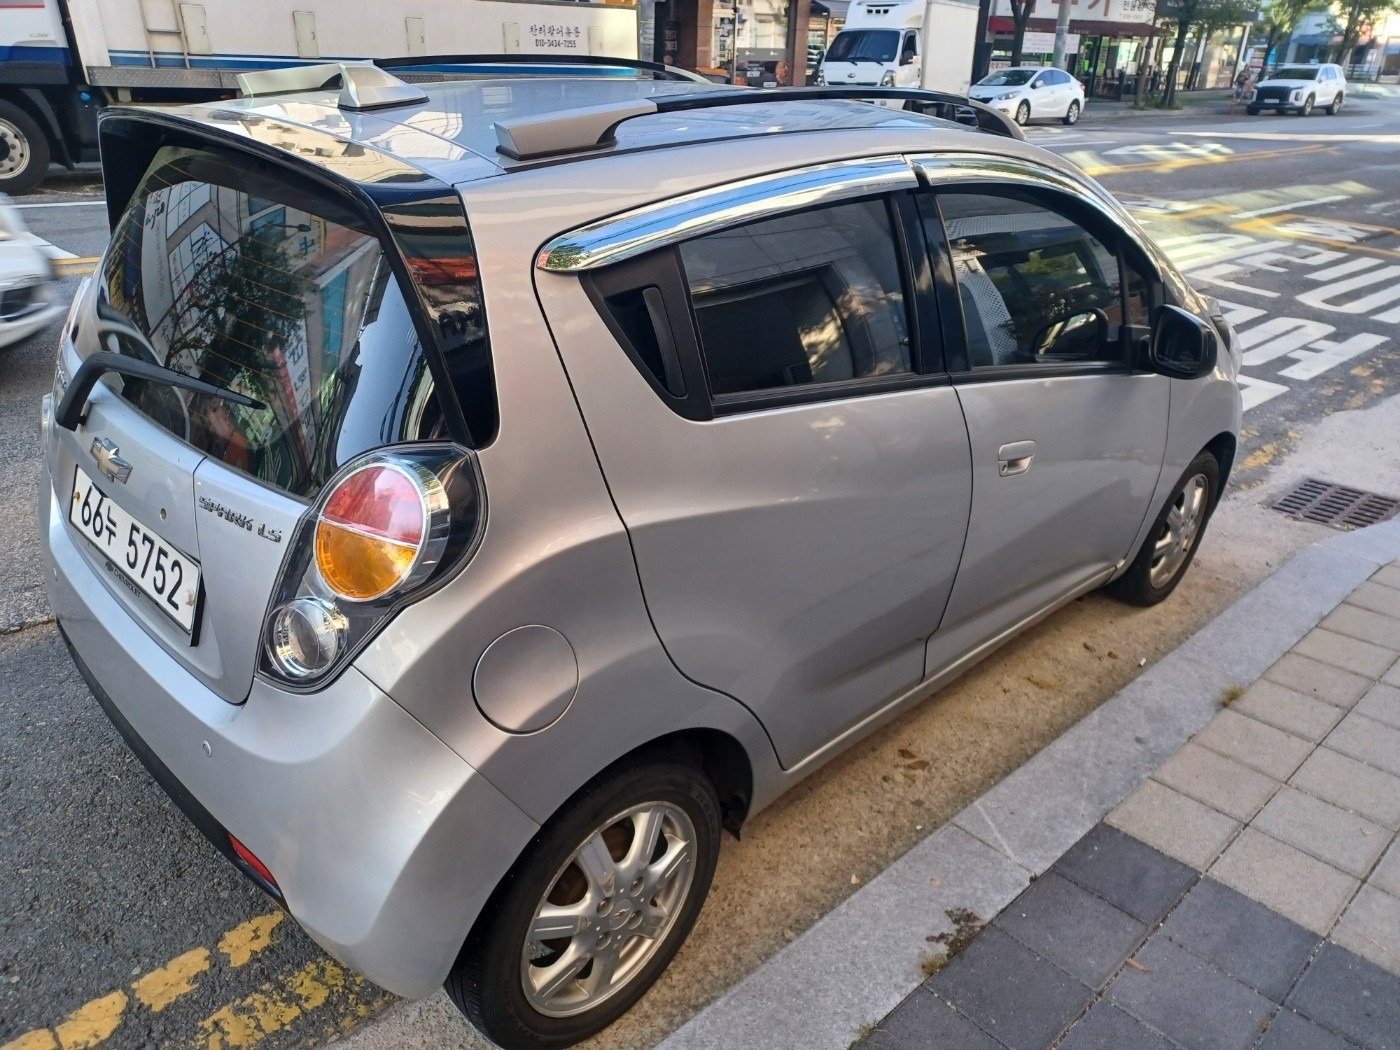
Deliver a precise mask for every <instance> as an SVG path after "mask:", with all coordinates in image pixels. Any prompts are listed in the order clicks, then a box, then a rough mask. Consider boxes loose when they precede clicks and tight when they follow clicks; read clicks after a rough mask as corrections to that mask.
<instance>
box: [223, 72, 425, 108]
mask: <svg viewBox="0 0 1400 1050" xmlns="http://www.w3.org/2000/svg"><path fill="white" fill-rule="evenodd" d="M336 80H339V81H340V101H339V106H340V108H341V109H355V110H364V109H383V108H384V107H386V106H405V105H411V104H414V103H418V102H426V101H427V100H428V96H427V95H426V94H424V93H423V92H422V91H421V90H420V89H418V88H416V87H414V86H413V85H411V84H405V83H404V82H403V81H402V80H400V79H399V78H398V77H396V76H394V75H393V74H392V73H386V72H385V71H384V70H382V69H379V68H377V67H375V66H374V65H373V64H372V63H369V62H326V63H323V64H321V65H315V66H284V67H282V68H281V69H260V70H256V71H255V72H252V73H239V74H238V94H239V96H240V97H242V98H257V97H258V96H260V95H286V94H290V93H291V92H294V91H319V90H321V89H322V88H325V87H329V86H330V85H331V84H333V83H334V82H335V81H336Z"/></svg>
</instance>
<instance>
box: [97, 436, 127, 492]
mask: <svg viewBox="0 0 1400 1050" xmlns="http://www.w3.org/2000/svg"><path fill="white" fill-rule="evenodd" d="M120 451H121V449H120V448H118V447H117V446H116V444H115V443H114V442H112V441H109V440H108V439H107V438H102V437H99V438H93V439H92V458H93V459H95V460H97V469H98V470H100V471H102V473H103V474H105V475H107V477H109V478H111V479H112V480H113V481H120V482H121V483H122V484H123V485H125V484H126V479H127V478H129V477H131V464H130V463H128V462H127V461H126V460H124V459H122V458H121V456H119V455H117V453H118V452H120Z"/></svg>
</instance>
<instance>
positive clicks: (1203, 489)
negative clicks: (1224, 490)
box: [1148, 474, 1210, 587]
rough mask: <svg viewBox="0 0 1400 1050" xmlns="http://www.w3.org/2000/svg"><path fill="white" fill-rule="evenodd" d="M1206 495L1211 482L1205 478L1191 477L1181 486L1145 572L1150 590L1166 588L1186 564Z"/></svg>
mask: <svg viewBox="0 0 1400 1050" xmlns="http://www.w3.org/2000/svg"><path fill="white" fill-rule="evenodd" d="M1209 494H1210V482H1209V481H1207V480H1206V476H1205V475H1204V474H1194V475H1192V476H1191V477H1190V478H1188V479H1187V480H1186V483H1185V484H1184V485H1182V486H1181V491H1180V492H1179V493H1177V497H1176V499H1175V501H1173V503H1172V505H1171V509H1170V510H1168V511H1167V518H1166V521H1164V522H1163V523H1162V532H1161V535H1159V536H1158V537H1157V542H1156V543H1155V544H1154V545H1153V549H1152V568H1151V569H1150V570H1149V571H1148V580H1149V581H1150V582H1151V584H1152V586H1153V587H1165V586H1166V585H1167V584H1168V583H1170V582H1171V580H1172V578H1173V577H1174V576H1175V575H1176V574H1177V573H1178V572H1179V571H1180V570H1181V567H1182V565H1184V564H1185V562H1186V558H1187V556H1188V555H1189V554H1190V553H1191V548H1192V547H1193V546H1194V545H1195V543H1196V537H1197V536H1199V535H1200V532H1201V525H1202V523H1203V522H1204V521H1205V516H1206V497H1207V496H1208V495H1209Z"/></svg>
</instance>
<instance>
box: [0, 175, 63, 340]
mask: <svg viewBox="0 0 1400 1050" xmlns="http://www.w3.org/2000/svg"><path fill="white" fill-rule="evenodd" d="M54 281H55V278H54V268H53V261H52V260H51V259H50V258H49V256H48V255H47V254H46V253H45V251H44V242H43V241H42V240H40V239H39V238H38V237H36V236H34V234H32V233H30V232H29V227H28V226H26V225H25V224H24V218H23V217H22V216H21V215H20V213H19V209H18V208H16V207H15V206H14V204H12V203H11V202H10V198H9V196H8V195H6V194H4V193H0V350H3V349H4V348H5V347H8V346H13V345H14V344H15V343H18V342H20V341H21V340H23V339H26V338H28V337H29V336H31V335H33V334H34V333H35V332H37V331H39V330H40V329H42V328H43V327H44V326H45V325H47V324H48V323H49V322H51V321H52V320H53V319H54V318H55V317H57V316H58V315H59V314H60V313H62V312H63V307H62V305H61V304H60V303H59V302H58V301H57V297H56V296H55V294H54Z"/></svg>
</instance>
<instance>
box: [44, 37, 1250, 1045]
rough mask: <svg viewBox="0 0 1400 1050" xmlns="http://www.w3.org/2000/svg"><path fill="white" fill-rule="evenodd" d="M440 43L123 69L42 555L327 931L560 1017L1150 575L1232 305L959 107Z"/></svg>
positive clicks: (439, 977)
mask: <svg viewBox="0 0 1400 1050" xmlns="http://www.w3.org/2000/svg"><path fill="white" fill-rule="evenodd" d="M413 61H416V62H420V63H421V62H425V61H427V62H431V61H433V60H426V59H415V60H413ZM457 61H458V62H459V64H461V60H457ZM387 64H388V65H392V63H387ZM613 65H614V66H615V65H617V64H616V63H613ZM473 68H474V67H472V66H470V64H466V65H464V66H463V68H462V70H461V71H459V72H457V73H447V74H443V73H436V74H427V75H430V76H433V77H435V78H436V79H435V81H433V82H430V83H420V82H409V81H407V80H404V79H400V78H398V77H395V76H392V75H390V74H389V73H388V72H386V71H385V70H383V69H381V68H377V67H375V66H369V65H349V66H344V67H341V66H335V67H330V68H326V67H321V68H313V69H310V70H307V69H301V70H292V71H286V72H283V73H276V74H258V75H250V76H247V77H246V78H245V84H244V87H245V94H246V95H247V96H248V97H244V98H242V99H239V100H235V101H231V102H219V103H211V104H208V105H203V106H196V107H190V108H185V109H162V110H155V109H152V110H140V109H120V108H118V109H110V110H108V111H107V113H106V116H105V118H104V120H103V122H102V126H101V134H102V147H103V148H102V156H103V158H104V175H105V178H106V187H107V194H108V200H109V210H110V215H111V217H112V239H111V245H110V247H109V248H108V249H107V251H106V254H105V256H104V257H103V260H102V262H101V265H100V266H99V268H98V272H97V274H96V276H95V277H94V278H93V279H92V280H91V281H90V282H89V283H87V285H86V286H85V287H84V288H83V289H82V291H81V293H80V294H79V296H78V299H77V301H76V302H75V304H74V306H73V309H72V313H71V316H70V319H69V321H68V323H67V324H66V326H65V328H64V331H63V335H62V345H61V348H60V351H59V357H58V368H57V375H56V378H55V383H54V391H53V393H52V395H51V396H50V397H49V398H48V399H46V404H45V407H44V427H43V441H44V446H45V476H44V480H43V486H42V489H41V518H42V528H43V532H44V538H45V542H46V547H47V557H48V561H49V564H50V567H51V569H52V572H51V573H48V574H46V576H47V577H48V578H49V593H50V597H51V599H52V603H53V608H54V610H55V613H56V615H57V618H58V622H59V625H60V626H61V628H62V631H63V634H64V637H65V638H66V639H67V641H68V644H69V646H70V648H71V650H72V653H73V656H74V659H75V660H76V662H77V664H78V666H79V667H80V668H81V669H82V671H83V673H84V674H85V676H86V678H87V680H88V682H89V683H90V684H91V686H92V691H93V693H94V694H95V696H96V697H97V700H98V702H99V703H100V704H101V705H102V706H103V708H104V709H105V710H106V712H107V714H108V715H109V716H110V717H111V719H112V721H113V722H114V723H115V724H116V725H117V727H118V728H119V729H120V730H121V731H122V733H123V734H124V735H125V737H126V738H127V740H128V741H129V742H130V744H131V746H132V748H133V749H134V750H135V751H136V752H137V753H138V754H139V755H140V756H141V757H142V759H143V760H144V761H145V762H146V764H147V765H148V767H149V768H150V769H151V771H152V773H153V774H154V775H155V777H156V778H157V779H158V780H159V781H160V782H161V783H162V784H163V785H164V786H165V788H166V789H167V790H168V791H169V792H170V793H171V794H172V795H173V796H174V798H175V799H176V800H177V801H178V802H179V803H180V804H181V805H182V806H183V808H184V809H185V810H186V812H187V813H189V814H190V816H191V817H192V819H193V820H194V821H195V822H196V823H197V824H198V825H199V826H200V828H201V829H202V830H203V831H204V832H205V833H206V834H207V835H208V837H209V838H210V840H211V841H212V842H213V843H214V845H215V846H216V847H218V848H219V849H220V850H222V851H223V852H224V853H225V854H226V855H227V856H228V857H229V858H230V860H231V861H232V862H233V863H234V864H236V865H237V866H238V867H239V868H240V869H242V870H243V871H244V872H245V873H246V874H247V875H248V876H249V877H250V878H251V879H253V880H254V881H255V882H256V883H257V884H258V885H259V886H261V887H262V888H263V889H264V890H265V891H267V892H268V893H269V894H271V895H272V896H273V897H275V898H276V899H277V900H279V901H281V902H283V903H284V904H285V906H286V907H287V908H288V909H289V910H290V912H291V914H292V915H294V916H295V917H296V918H297V919H298V920H299V921H300V922H301V924H302V925H303V926H305V928H306V929H307V930H308V931H309V932H310V934H311V935H312V936H313V937H314V938H315V939H316V940H317V941H318V942H319V943H320V944H321V945H323V946H324V947H325V949H326V950H327V951H328V952H330V953H331V954H333V955H334V956H336V957H337V958H339V959H341V960H343V961H345V962H346V963H347V964H349V965H351V966H353V967H355V968H357V969H358V970H360V971H361V972H363V973H364V974H365V975H366V976H368V977H369V978H370V979H372V980H373V981H375V982H377V983H379V984H381V985H383V986H384V987H385V988H388V989H391V990H392V991H394V992H398V993H400V994H403V995H407V996H421V995H425V994H427V993H429V992H431V991H433V990H434V989H435V988H436V987H438V986H439V985H441V984H443V983H444V982H445V983H446V985H447V989H448V991H449V992H450V993H451V995H452V997H453V998H454V999H455V1001H456V1002H457V1003H458V1005H459V1006H460V1007H461V1008H462V1009H463V1011H464V1012H465V1013H466V1015H467V1016H468V1017H469V1018H470V1019H471V1020H472V1021H473V1022H474V1023H475V1024H477V1025H478V1026H480V1027H481V1028H482V1029H483V1030H484V1031H485V1032H486V1033H487V1034H489V1035H490V1036H491V1038H493V1039H494V1040H496V1041H497V1042H498V1043H500V1044H502V1045H503V1046H506V1047H526V1046H566V1045H569V1044H571V1043H573V1042H576V1041H577V1040H579V1039H581V1038H584V1037H586V1036H588V1035H590V1034H592V1033H594V1032H597V1031H599V1030H600V1029H602V1028H603V1027H605V1026H606V1025H608V1024H609V1023H610V1022H612V1021H613V1020H614V1019H615V1018H617V1017H618V1016H619V1015H620V1014H622V1013H623V1012H624V1011H625V1010H626V1009H627V1008H628V1007H629V1006H630V1005H631V1004H632V1003H633V1002H635V1001H636V1000H637V999H638V998H639V997H640V996H641V995H642V994H643V992H644V991H645V990H646V988H647V987H648V986H649V985H650V984H651V983H652V982H653V981H654V980H655V979H656V978H657V976H658V975H659V974H660V973H661V971H662V970H663V968H664V967H665V966H666V965H667V963H668V962H669V961H670V959H671V958H672V956H674V954H675V953H676V951H677V949H678V948H679V947H680V945H681V943H682V942H683V941H684V940H685V938H686V935H687V934H688V933H689V931H690V929H691V927H692V925H693V924H694V922H695V919H696V915H697V913H698V912H699V910H700V907H701V903H702V902H703V900H704V898H705V895H706V892H707V890H708V889H709V885H710V880H711V877H712V875H713V873H714V870H715V860H716V855H717V853H718V851H719V844H720V833H721V830H722V829H727V830H729V831H731V832H736V833H737V832H738V830H739V828H740V826H741V825H742V824H743V823H744V821H745V820H746V819H747V818H748V817H750V816H752V815H753V814H754V813H755V812H757V811H758V810H759V809H760V808H762V807H763V806H765V805H767V804H768V803H770V802H772V801H773V799H774V798H776V797H777V796H778V795H779V794H781V793H782V792H783V791H784V790H786V789H787V788H788V787H790V786H792V785H793V784H794V783H796V782H797V781H798V780H800V779H801V778H802V777H804V776H806V775H807V774H808V773H810V772H812V771H813V770H814V769H816V768H818V767H819V766H821V765H822V763H823V762H825V761H826V760H827V759H829V758H831V757H832V756H833V755H835V754H837V753H838V752H840V751H841V750H842V749H843V748H845V747H847V746H849V745H850V744H851V743H852V742H853V741H855V740H858V739H859V738H861V737H862V736H864V735H865V734H867V733H869V732H870V731H871V730H872V729H874V728H875V727H877V726H879V725H881V724H882V723H885V722H887V721H889V720H890V719H892V718H894V717H896V716H897V715H898V714H899V713H900V712H901V711H903V710H906V709H907V708H909V707H910V706H911V705H913V704H916V703H918V702H919V701H921V700H922V699H924V698H925V697H927V696H928V695H929V694H930V693H931V692H933V691H934V690H935V689H937V688H938V687H939V686H940V685H942V684H943V683H945V682H947V681H948V680H950V679H951V678H952V677H954V676H955V675H957V674H959V673H960V672H962V671H963V670H965V669H967V668H968V667H969V666H971V665H972V664H974V663H975V662H976V661H977V660H979V659H980V658H982V657H983V656H985V655H986V654H987V653H989V652H991V651H992V650H993V649H994V648H996V647H997V646H998V645H1000V644H1001V643H1002V642H1005V641H1006V640H1007V639H1009V638H1011V637H1012V636H1013V635H1015V634H1016V632H1018V631H1020V630H1022V629H1023V628H1025V627H1026V626H1028V625H1029V624H1032V623H1034V622H1035V621H1037V620H1039V619H1040V618H1042V617H1044V616H1046V615H1048V614H1049V613H1051V612H1052V611H1053V610H1054V609H1056V608H1058V607H1059V606H1062V605H1064V604H1065V603H1066V602H1068V601H1070V600H1071V599H1073V598H1075V597H1076V596H1078V595H1082V594H1084V593H1086V592H1088V591H1091V590H1094V589H1095V588H1100V587H1106V588H1108V589H1109V590H1110V591H1111V592H1112V593H1114V594H1116V595H1118V596H1120V597H1121V598H1123V599H1126V600H1127V601H1129V602H1133V603H1136V604H1142V605H1146V604H1151V603H1153V602H1157V601H1160V600H1161V599H1163V598H1165V597H1166V596H1167V595H1168V594H1170V593H1171V591H1172V589H1173V588H1174V587H1175V586H1176V585H1177V583H1178V581H1179V580H1180V579H1181V577H1182V574H1183V573H1184V572H1185V571H1186V568H1187V566H1188V565H1189V564H1190V562H1191V558H1192V555H1193V554H1194V553H1195V550H1196V548H1197V546H1198V545H1199V541H1200V537H1201V532H1202V530H1203V529H1204V528H1205V525H1206V523H1207V521H1208V520H1209V518H1210V514H1211V511H1212V509H1213V508H1214V506H1215V503H1216V500H1217V498H1218V497H1219V494H1220V491H1221V487H1222V485H1223V484H1224V483H1225V479H1226V477H1227V475H1228V474H1229V471H1230V466H1231V463H1232V460H1233V458H1234V454H1235V447H1236V434H1237V431H1238V429H1239V425H1240V397H1239V392H1238V389H1237V387H1236V383H1235V371H1236V366H1237V355H1238V351H1237V349H1236V348H1235V346H1234V344H1233V337H1232V336H1231V334H1230V331H1229V327H1228V325H1226V323H1225V322H1224V320H1223V319H1221V318H1220V317H1218V316H1212V310H1211V308H1210V307H1209V306H1208V304H1207V302H1206V301H1205V300H1203V299H1202V298H1201V297H1200V296H1199V295H1197V294H1196V293H1195V292H1193V291H1192V290H1191V289H1190V288H1189V287H1188V286H1187V284H1186V282H1185V281H1184V280H1183V279H1182V278H1181V276H1180V275H1179V274H1178V273H1177V272H1176V271H1175V270H1174V269H1173V268H1172V266H1171V265H1170V264H1169V263H1168V262H1167V261H1166V259H1165V258H1164V257H1163V256H1162V253H1161V252H1160V251H1159V250H1158V249H1157V248H1156V247H1155V246H1154V245H1153V244H1152V243H1151V242H1150V241H1149V240H1148V238H1147V237H1146V236H1145V235H1144V234H1143V232H1142V230H1141V229H1140V228H1139V227H1138V226H1137V225H1136V224H1135V223H1134V222H1133V220H1132V219H1131V218H1130V217H1129V216H1128V215H1127V214H1126V213H1125V212H1124V210H1123V209H1122V208H1121V207H1120V206H1119V205H1118V204H1117V203H1116V202H1115V201H1114V200H1113V198H1112V197H1110V196H1109V195H1108V194H1107V193H1106V192H1105V191H1104V190H1103V189H1101V188H1100V187H1099V186H1098V185H1097V184H1096V183H1094V182H1093V180H1091V179H1089V178H1087V177H1086V176H1085V175H1084V174H1083V173H1082V172H1081V171H1080V170H1079V169H1077V168H1076V167H1074V166H1073V165H1071V164H1068V163H1066V162H1065V161H1062V160H1060V159H1059V158H1057V157H1055V156H1053V155H1051V154H1049V153H1046V152H1044V151H1042V150H1040V149H1037V148H1034V147H1031V146H1028V145H1026V144H1025V143H1024V142H1022V141H1019V139H1020V134H1019V132H1018V131H1017V129H1016V128H1015V127H1014V126H1013V125H1012V124H1011V122H1010V121H1009V120H1007V119H1006V118H1005V117H1002V116H1000V115H998V114H995V113H994V112H992V111H990V110H987V109H986V108H985V107H978V106H971V107H967V108H964V109H962V110H957V111H956V113H961V114H962V115H963V116H964V117H966V115H967V114H969V113H971V114H972V116H973V118H974V119H975V120H976V121H977V122H978V124H979V125H980V127H967V126H964V125H962V124H960V123H958V122H956V121H955V120H945V119H940V118H938V117H936V116H927V115H924V114H923V113H922V112H913V111H903V110H899V109H895V108H890V107H887V106H875V105H869V104H867V103H866V102H864V101H856V100H854V96H855V95H859V94H862V91H857V90H852V89H815V90H809V91H803V90H792V91H760V90H740V89H730V88H716V87H714V86H711V85H702V84H697V83H693V82H691V81H690V80H688V79H685V78H678V77H674V76H672V75H671V74H670V73H668V72H667V71H665V70H664V69H661V68H659V67H658V68H656V69H651V68H646V67H639V68H638V69H636V70H634V71H632V72H630V73H628V74H627V75H616V74H617V73H618V70H617V69H611V70H609V71H608V72H609V74H610V75H606V76H595V75H589V73H588V71H587V70H584V71H582V72H581V73H580V74H579V75H567V76H560V75H539V74H536V75H516V76H504V75H500V74H488V73H483V72H481V71H480V70H478V71H477V72H475V73H473V72H472V70H473ZM400 72H401V73H403V74H404V75H405V76H408V75H409V74H408V71H407V70H406V69H402V70H400ZM444 77H446V79H444ZM862 90H863V95H864V96H867V97H874V96H882V95H883V96H887V99H886V100H894V101H896V102H898V101H900V100H904V101H906V102H907V103H908V105H909V106H912V107H915V108H929V107H932V108H934V109H936V110H940V111H942V112H944V113H949V114H951V113H955V110H954V109H953V108H952V106H951V105H950V99H949V98H948V97H946V96H933V95H930V94H929V93H924V92H918V91H911V90H901V89H892V90H889V91H883V92H882V91H881V90H880V89H862ZM268 92H271V94H268Z"/></svg>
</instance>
